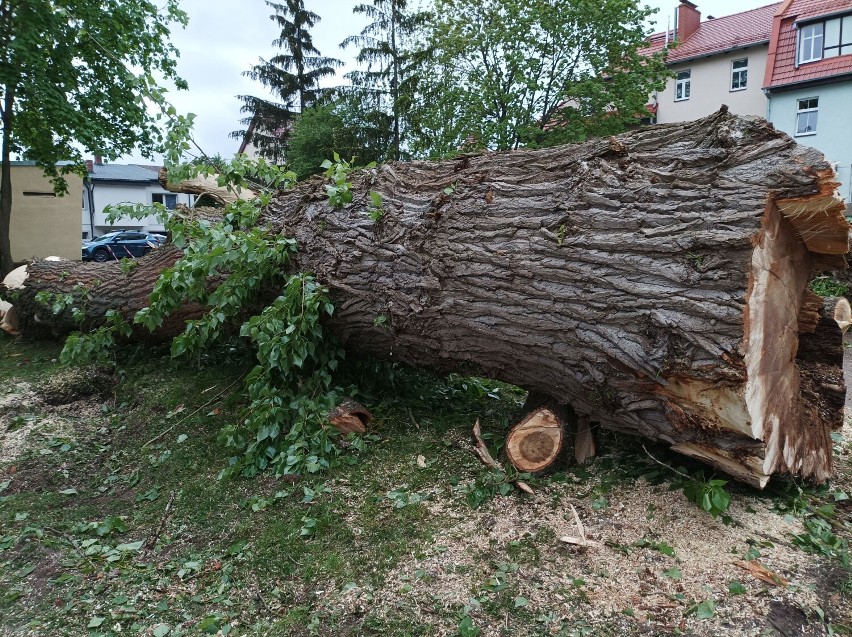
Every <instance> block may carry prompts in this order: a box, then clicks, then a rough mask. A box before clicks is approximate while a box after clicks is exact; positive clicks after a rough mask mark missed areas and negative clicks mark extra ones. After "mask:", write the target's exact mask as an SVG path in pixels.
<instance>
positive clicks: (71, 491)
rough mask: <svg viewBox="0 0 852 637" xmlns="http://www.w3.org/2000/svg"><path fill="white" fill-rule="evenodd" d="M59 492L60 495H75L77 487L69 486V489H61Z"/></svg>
mask: <svg viewBox="0 0 852 637" xmlns="http://www.w3.org/2000/svg"><path fill="white" fill-rule="evenodd" d="M59 493H61V494H62V495H77V489H75V488H74V487H71V488H70V489H63V490H62V491H60V492H59Z"/></svg>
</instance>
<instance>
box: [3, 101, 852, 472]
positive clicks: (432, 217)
mask: <svg viewBox="0 0 852 637" xmlns="http://www.w3.org/2000/svg"><path fill="white" fill-rule="evenodd" d="M352 178H353V182H354V183H353V190H354V192H355V193H357V195H356V198H355V201H354V202H353V203H352V204H350V205H347V206H345V207H343V208H342V209H333V208H330V207H329V206H328V204H327V202H326V198H325V195H324V193H323V183H322V180H321V179H320V178H316V179H314V180H311V181H308V182H305V183H303V184H300V185H299V186H298V187H297V188H296V189H295V190H293V191H291V192H282V193H280V194H279V195H278V196H277V197H276V198H275V199H274V200H273V202H272V203H271V205H269V206H268V208H267V210H266V211H265V213H264V216H263V222H264V223H266V224H268V225H269V228H270V232H276V233H284V234H286V235H288V236H292V237H295V238H296V239H297V240H298V243H299V252H298V254H297V256H296V259H295V261H296V262H295V264H294V265H295V267H296V268H298V269H301V270H305V271H310V272H313V273H315V274H316V275H317V276H318V277H319V279H320V280H321V281H322V282H323V283H324V284H326V285H327V286H328V287H329V288H330V289H331V291H332V295H333V300H334V301H335V304H336V308H337V309H336V312H335V315H334V318H333V320H332V321H331V323H332V326H333V328H334V329H335V330H336V333H337V334H338V335H339V336H340V338H341V339H342V340H343V342H344V343H345V345H346V346H347V347H348V348H349V349H351V350H356V351H360V352H364V353H370V354H375V355H379V356H384V357H390V358H393V359H398V360H402V361H405V362H408V363H411V364H413V365H416V366H420V367H426V368H432V369H437V370H455V371H466V372H475V373H477V374H482V375H486V376H489V377H493V378H499V379H502V380H505V381H508V382H511V383H515V384H518V385H521V386H522V387H525V388H528V389H530V390H535V391H538V392H541V393H542V394H545V395H547V396H550V397H551V398H552V399H554V400H555V401H556V402H557V403H561V404H570V405H572V406H573V408H574V410H575V411H576V412H577V414H578V415H580V416H581V417H584V418H586V417H588V418H591V419H592V420H593V421H596V422H599V423H601V424H602V425H603V426H604V427H607V428H610V429H614V430H618V431H623V432H628V433H633V434H638V435H641V436H645V437H647V438H652V439H655V440H659V441H663V442H666V443H668V444H670V445H671V446H672V448H673V449H675V450H677V451H679V452H681V453H683V454H686V455H688V456H692V457H696V458H700V459H702V460H704V461H706V462H708V463H710V464H712V465H715V466H716V467H719V468H721V469H723V470H725V471H726V472H728V473H730V474H731V475H733V476H734V477H736V478H739V479H741V480H744V481H746V482H749V483H751V484H754V485H756V486H759V487H762V486H764V485H765V484H766V482H767V480H768V479H769V477H770V476H771V475H773V474H792V475H796V476H801V477H804V478H809V479H813V480H818V481H822V480H825V479H827V478H828V477H829V476H830V475H831V472H832V445H831V438H830V433H831V431H832V430H833V429H835V428H837V427H839V426H840V424H841V413H842V404H843V396H842V388H843V378H842V371H841V362H842V361H841V358H842V347H841V335H840V331H839V328H837V325H836V323H834V321H832V320H830V317H826V316H825V315H824V314H823V315H822V316H821V314H820V312H821V303H820V302H819V299H818V298H817V297H815V296H814V295H813V294H812V293H811V292H810V291H809V290H808V289H807V282H808V280H809V278H810V277H811V275H812V273H814V272H822V271H826V270H833V269H838V268H842V267H844V257H843V255H844V253H845V252H846V251H847V245H848V243H847V242H848V237H847V235H848V230H849V226H848V224H847V223H846V221H845V219H844V217H843V203H842V201H841V200H840V198H839V197H838V196H837V195H836V188H837V183H836V182H835V181H834V175H833V172H832V169H831V167H830V165H829V164H828V163H827V162H826V161H825V159H824V158H823V157H822V155H821V154H820V153H818V152H817V151H815V150H813V149H810V148H806V147H803V146H799V145H797V144H796V143H795V142H794V141H793V140H792V139H791V138H789V137H788V136H786V135H784V134H782V133H780V132H777V131H775V130H774V129H773V128H772V126H771V125H770V124H768V123H767V122H765V121H764V120H761V119H759V118H740V117H734V116H732V115H730V114H728V113H727V112H726V111H725V110H724V109H723V110H722V111H720V112H719V113H717V114H715V115H713V116H711V117H709V118H706V119H703V120H698V121H695V122H689V123H681V124H671V125H665V126H655V127H648V128H641V129H638V130H636V131H632V132H630V133H627V134H625V135H621V136H619V137H614V138H610V139H598V140H592V141H588V142H585V143H582V144H577V145H572V146H564V147H559V148H552V149H546V150H536V151H529V150H521V151H515V152H508V153H484V154H479V155H470V156H463V157H459V158H457V159H455V160H451V161H442V162H410V163H394V164H389V165H385V166H382V167H380V168H377V169H373V170H368V171H363V172H360V173H355V174H353V176H352ZM369 190H375V191H377V192H379V193H381V195H382V198H383V201H384V209H385V215H384V217H383V218H381V219H380V220H379V221H378V222H374V221H372V220H371V219H370V218H369V216H368V214H367V212H368V211H369V207H370V198H369V196H368V191H369ZM178 256H179V255H178V254H177V252H176V251H174V250H171V249H165V250H164V249H160V250H158V251H155V252H154V254H152V255H151V256H149V257H145V258H143V259H140V260H139V262H138V266H137V267H136V268H135V269H133V270H132V271H131V272H130V273H129V274H127V275H123V274H120V272H119V269H118V265H116V264H106V265H100V264H96V265H88V264H87V265H80V266H76V267H69V266H67V265H64V266H57V265H55V264H50V263H45V262H41V261H36V262H34V263H33V264H32V265H31V267H30V275H29V279H28V280H27V282H26V288H25V290H23V292H24V293H23V294H22V295H21V298H20V299H19V300H18V307H17V309H18V317H19V322H20V325H21V328H22V330H24V331H26V330H28V329H31V328H33V327H35V326H36V325H37V324H38V322H40V323H41V324H42V325H49V326H50V328H51V329H52V330H54V331H55V332H57V333H62V332H64V331H67V330H68V329H71V328H72V327H73V326H72V325H70V324H65V323H63V322H62V320H61V319H58V318H56V317H49V316H46V315H45V312H44V310H43V309H40V308H39V307H38V305H37V304H36V303H35V302H34V295H35V293H36V292H37V291H38V290H42V289H45V290H54V291H58V290H68V289H69V288H70V287H71V286H73V285H74V283H75V282H77V281H78V280H81V281H88V282H89V283H90V284H91V283H94V282H95V281H99V282H100V284H99V285H98V286H95V287H94V288H93V290H92V292H91V294H92V295H93V296H97V297H101V298H102V301H103V302H102V303H98V304H96V303H92V304H91V307H90V312H91V315H90V317H89V323H90V324H96V323H97V322H98V320H99V314H98V313H99V312H103V311H104V309H105V308H106V307H107V306H118V307H120V308H121V309H122V310H124V311H126V312H130V311H133V310H135V309H137V308H138V307H140V306H141V305H144V302H145V301H144V296H143V295H144V293H145V291H146V290H148V289H150V286H151V284H152V282H153V280H154V278H155V277H156V274H157V272H158V271H159V269H160V268H162V267H164V265H167V264H168V263H169V262H173V261H174V259H176V258H177V257H178ZM63 270H64V271H65V274H64V275H62V274H61V273H62V271H63ZM198 310H199V308H189V309H188V310H187V311H186V313H185V315H182V316H181V317H179V318H180V319H183V318H185V316H188V315H192V314H193V313H194V312H197V311H198ZM382 316H383V317H385V320H384V321H381V320H380V321H376V319H377V317H382ZM180 323H181V321H180V320H178V321H175V322H173V323H172V324H169V325H167V326H164V329H163V330H162V331H161V334H160V335H161V336H168V335H169V334H173V333H175V331H179V329H180Z"/></svg>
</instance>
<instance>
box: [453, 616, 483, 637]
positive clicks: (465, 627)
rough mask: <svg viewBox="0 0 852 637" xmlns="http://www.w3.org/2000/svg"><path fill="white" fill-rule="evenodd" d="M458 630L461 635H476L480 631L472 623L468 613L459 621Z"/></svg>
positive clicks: (463, 636)
mask: <svg viewBox="0 0 852 637" xmlns="http://www.w3.org/2000/svg"><path fill="white" fill-rule="evenodd" d="M458 632H459V635H460V636H461V637H478V635H479V633H480V632H482V631H481V630H479V628H477V627H476V626H475V625H474V623H473V620H472V619H471V618H470V616H469V615H465V616H464V617H462V619H461V621H460V622H459V625H458Z"/></svg>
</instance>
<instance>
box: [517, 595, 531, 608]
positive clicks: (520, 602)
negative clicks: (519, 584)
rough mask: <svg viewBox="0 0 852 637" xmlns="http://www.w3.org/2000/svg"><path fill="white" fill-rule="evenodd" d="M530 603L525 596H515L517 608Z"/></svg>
mask: <svg viewBox="0 0 852 637" xmlns="http://www.w3.org/2000/svg"><path fill="white" fill-rule="evenodd" d="M527 604H529V602H528V601H527V600H526V598H524V597H516V598H515V608H523V607H524V606H526V605H527Z"/></svg>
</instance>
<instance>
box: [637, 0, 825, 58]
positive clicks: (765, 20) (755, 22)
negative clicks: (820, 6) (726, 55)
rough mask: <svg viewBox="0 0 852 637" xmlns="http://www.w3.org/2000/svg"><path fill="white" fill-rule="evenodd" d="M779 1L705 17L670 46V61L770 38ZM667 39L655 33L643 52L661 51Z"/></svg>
mask: <svg viewBox="0 0 852 637" xmlns="http://www.w3.org/2000/svg"><path fill="white" fill-rule="evenodd" d="M810 1H812V2H813V1H815V0H810ZM780 5H781V3H780V2H776V3H774V4H769V5H766V6H764V7H758V8H757V9H752V10H750V11H743V12H742V13H735V14H733V15H729V16H724V17H722V18H714V19H713V20H705V21H704V22H702V23H701V25H700V26H699V27H698V30H697V31H696V32H695V33H693V34H692V35H691V36H689V37H688V38H686V40H684V41H683V42H681V43H680V44H679V45H678V46H676V47H674V48H672V49H669V55H668V60H667V61H668V63H669V64H673V63H676V62H683V61H686V60H691V59H693V58H697V57H704V56H706V55H713V54H715V53H722V52H724V51H730V50H732V49H739V48H745V47H747V46H752V45H755V44H761V43H764V42H769V36H770V33H771V31H772V16H773V15H775V12H776V10H777V9H778V7H779V6H780ZM665 40H666V34H665V32H663V33H655V34H654V35H652V36H651V39H650V45H649V46H648V48H646V49H643V50H642V53H644V54H645V55H650V54H652V53H656V52H657V51H661V50H662V49H663V47H664V46H665Z"/></svg>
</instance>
